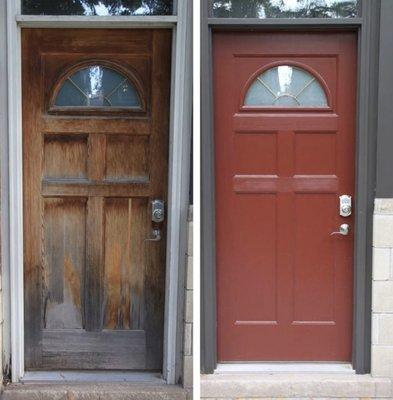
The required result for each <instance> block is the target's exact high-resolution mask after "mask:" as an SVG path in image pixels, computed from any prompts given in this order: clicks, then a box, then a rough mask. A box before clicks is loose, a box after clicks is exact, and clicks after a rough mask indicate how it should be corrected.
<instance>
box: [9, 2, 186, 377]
mask: <svg viewBox="0 0 393 400" xmlns="http://www.w3.org/2000/svg"><path fill="white" fill-rule="evenodd" d="M20 3H21V2H20V1H15V0H7V2H6V7H7V10H6V12H7V16H6V20H7V66H8V68H7V76H8V132H7V130H6V131H5V132H4V133H2V135H3V137H2V139H5V141H3V143H7V140H8V148H7V150H6V155H7V156H8V162H7V163H4V162H2V172H1V173H2V180H1V181H2V182H1V191H2V194H3V193H8V194H9V196H8V199H7V198H5V201H6V202H7V203H6V204H5V205H3V204H2V221H3V224H5V225H6V229H4V231H5V232H2V233H3V234H2V238H1V243H2V247H3V248H4V247H6V249H7V251H6V254H7V255H8V254H9V259H8V260H5V257H3V260H2V261H3V262H4V261H6V262H5V263H4V264H3V265H2V273H3V296H4V306H3V308H4V335H3V337H4V353H3V360H4V370H5V371H7V372H8V370H9V369H11V378H12V381H13V382H19V381H20V380H21V378H22V377H23V375H24V372H25V370H24V335H23V332H24V306H23V302H24V300H23V299H24V295H23V293H24V290H23V181H22V176H23V155H22V113H21V110H22V82H21V67H22V66H21V64H22V59H21V28H22V27H30V28H76V27H82V28H113V29H117V28H129V29H134V28H146V29H149V28H160V27H166V28H171V29H172V31H173V41H172V55H171V56H172V71H171V107H170V134H169V165H168V174H169V188H168V228H167V259H166V287H165V326H164V362H163V375H164V379H165V381H166V382H167V383H168V384H175V383H178V381H179V377H180V376H181V370H182V357H181V351H180V350H181V344H182V329H181V327H182V321H183V295H182V290H181V289H182V288H183V287H184V270H185V263H186V248H187V242H186V232H187V214H188V203H189V185H190V149H191V122H190V121H191V106H192V102H191V96H192V93H191V83H190V82H191V78H190V73H189V71H190V70H191V46H190V43H191V40H192V39H191V33H190V32H191V29H192V28H191V20H192V14H191V10H192V4H191V0H182V1H180V2H177V1H176V0H175V1H174V7H177V16H176V15H175V16H169V17H168V16H163V17H161V16H157V17H145V16H140V17H121V18H120V17H93V18H90V17H79V16H78V17H77V16H69V17H68V16H64V17H56V16H54V17H52V16H34V17H32V16H29V17H27V16H21V4H20ZM175 10H176V8H175ZM3 178H5V179H3ZM7 200H8V201H7ZM10 365H11V367H10Z"/></svg>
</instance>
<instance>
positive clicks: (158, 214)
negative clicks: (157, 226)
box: [151, 199, 165, 223]
mask: <svg viewBox="0 0 393 400" xmlns="http://www.w3.org/2000/svg"><path fill="white" fill-rule="evenodd" d="M164 219H165V205H164V201H163V200H157V199H156V200H153V201H152V202H151V220H152V221H153V222H157V223H159V222H163V221H164Z"/></svg>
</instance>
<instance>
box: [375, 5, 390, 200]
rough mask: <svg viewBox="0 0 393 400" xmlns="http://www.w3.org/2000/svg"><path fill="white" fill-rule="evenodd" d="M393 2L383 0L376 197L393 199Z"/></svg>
mask: <svg viewBox="0 0 393 400" xmlns="http://www.w3.org/2000/svg"><path fill="white" fill-rule="evenodd" d="M392 45H393V1H392V0H381V29H380V53H379V94H378V103H379V104H378V106H379V107H378V108H379V109H378V144H377V185H376V197H380V198H389V197H391V198H393V51H392Z"/></svg>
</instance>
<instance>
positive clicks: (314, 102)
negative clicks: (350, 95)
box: [244, 65, 328, 107]
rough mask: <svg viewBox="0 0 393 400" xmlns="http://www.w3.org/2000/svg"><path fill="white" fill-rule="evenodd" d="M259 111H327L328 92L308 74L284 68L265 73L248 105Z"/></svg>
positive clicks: (255, 84)
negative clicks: (258, 108)
mask: <svg viewBox="0 0 393 400" xmlns="http://www.w3.org/2000/svg"><path fill="white" fill-rule="evenodd" d="M244 105H246V106H251V107H253V106H256V107H327V106H328V102H327V98H326V94H325V91H324V90H323V88H322V87H321V85H320V83H319V82H318V80H317V79H316V78H315V77H314V76H312V75H311V74H310V73H308V72H307V71H304V70H303V69H300V68H297V67H291V66H289V65H280V66H279V67H274V68H271V69H268V70H267V71H265V72H263V73H262V74H261V75H260V76H258V78H256V79H255V81H254V82H253V83H252V84H251V86H250V88H249V89H248V91H247V94H246V98H245V101H244Z"/></svg>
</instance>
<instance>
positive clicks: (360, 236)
mask: <svg viewBox="0 0 393 400" xmlns="http://www.w3.org/2000/svg"><path fill="white" fill-rule="evenodd" d="M208 6H209V2H207V1H205V2H202V4H201V7H202V9H201V15H202V26H201V41H202V43H201V53H202V54H201V58H202V66H201V68H202V70H201V76H203V77H204V80H203V81H202V82H201V96H202V100H203V101H202V102H201V116H202V117H201V121H202V122H201V127H202V128H201V129H202V131H201V148H202V150H201V154H202V160H201V168H202V172H201V177H202V185H201V211H202V215H201V246H202V255H201V282H202V288H201V298H202V303H201V307H202V310H201V315H202V316H203V320H202V321H201V326H202V337H201V344H202V346H201V360H202V366H201V370H202V372H203V373H206V374H211V373H213V372H214V370H215V369H216V367H217V316H216V312H217V302H216V268H215V263H216V260H215V199H214V190H215V173H214V135H213V132H214V130H213V113H212V110H213V89H212V61H213V57H212V35H213V32H214V31H215V30H232V31H233V30H241V31H247V30H250V29H252V30H268V31H274V30H277V31H280V30H281V31H282V30H283V29H284V30H288V31H296V30H303V31H304V30H306V31H309V30H317V31H321V30H329V29H336V30H342V29H352V30H355V31H357V33H358V85H357V90H358V93H357V116H356V120H357V127H356V178H355V185H356V189H355V191H356V207H355V221H356V228H355V245H354V256H355V257H354V314H353V346H352V347H353V360H352V363H353V368H354V369H355V370H356V372H357V373H358V374H365V373H368V372H369V371H370V366H371V278H372V234H373V232H372V230H373V225H372V221H373V209H374V192H375V161H376V134H375V133H376V132H377V100H378V51H379V49H378V47H379V13H380V0H376V1H372V2H371V1H367V0H361V4H360V9H361V14H362V17H361V18H348V19H337V20H334V19H331V20H327V19H311V18H309V19H280V18H277V19H276V18H272V19H247V18H209V9H208ZM365 243H366V246H365V245H364V244H365Z"/></svg>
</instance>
